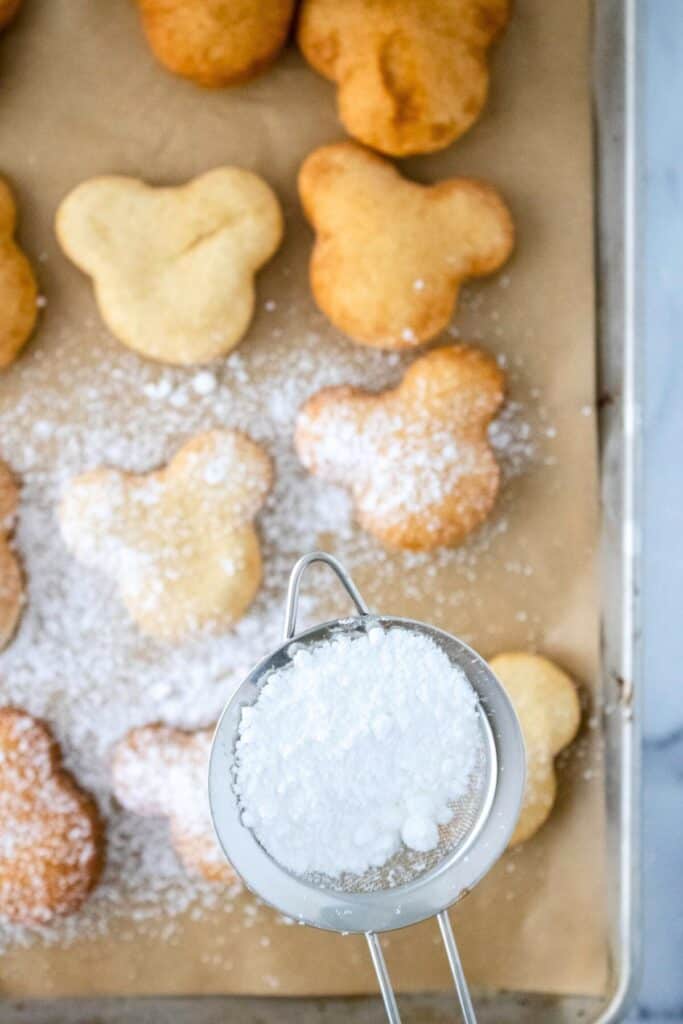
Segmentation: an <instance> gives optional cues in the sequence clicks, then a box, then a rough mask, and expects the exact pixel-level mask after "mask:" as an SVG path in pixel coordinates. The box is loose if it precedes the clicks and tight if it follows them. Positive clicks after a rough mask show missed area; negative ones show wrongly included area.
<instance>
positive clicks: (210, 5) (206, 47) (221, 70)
mask: <svg viewBox="0 0 683 1024" xmlns="http://www.w3.org/2000/svg"><path fill="white" fill-rule="evenodd" d="M138 4H139V7H140V16H141V18H142V26H143V28H144V30H145V35H146V36H147V40H148V42H149V45H150V46H151V48H152V51H153V52H154V54H155V56H156V57H157V59H158V60H159V61H160V62H161V63H162V64H163V65H164V67H166V68H167V69H168V70H169V71H172V72H174V74H176V75H182V77H183V78H189V79H191V80H192V81H193V82H196V83H197V84H198V85H203V86H207V87H210V88H215V87H217V86H222V85H236V84H237V83H239V82H243V81H245V80H246V79H248V78H253V76H254V75H257V74H259V73H260V72H261V71H263V70H264V69H265V68H266V67H268V65H269V64H272V62H273V61H274V60H275V58H276V57H277V55H278V53H279V52H280V50H281V49H282V47H283V46H284V44H285V41H286V39H287V35H288V33H289V26H290V24H291V21H292V17H293V15H294V0H138Z"/></svg>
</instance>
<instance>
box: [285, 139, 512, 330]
mask: <svg viewBox="0 0 683 1024" xmlns="http://www.w3.org/2000/svg"><path fill="white" fill-rule="evenodd" d="M299 193H300V196H301V201H302V203H303V207H304V212H305V214H306V216H307V218H308V220H309V221H310V223H311V225H312V227H313V229H314V231H315V233H316V238H315V243H314V246H313V252H312V255H311V262H310V281H311V289H312V291H313V297H314V298H315V301H316V302H317V304H318V306H319V307H320V309H321V310H322V311H323V313H325V314H326V316H328V317H329V318H330V320H331V321H332V323H333V324H334V325H335V327H338V328H339V330H340V331H343V332H344V334H346V335H348V336H349V337H350V338H352V339H353V340H354V341H356V342H358V343H360V344H363V345H372V346H375V347H377V348H386V349H405V348H414V347H415V346H416V345H420V344H422V343H424V342H426V341H429V340H430V339H431V338H433V337H435V335H437V334H438V333H439V331H442V330H443V329H444V328H445V327H447V326H448V323H449V321H450V319H451V316H452V314H453V311H454V309H455V306H456V301H457V298H458V291H459V289H460V285H461V283H462V282H463V281H464V280H466V279H467V278H470V277H479V276H481V275H485V274H491V273H493V271H495V270H498V268H499V267H501V266H502V265H503V263H504V262H505V260H506V259H507V258H508V256H509V255H510V253H511V251H512V246H513V241H514V228H513V224H512V219H511V217H510V213H509V212H508V209H507V207H506V205H505V203H504V202H503V200H502V199H501V197H500V196H499V195H498V193H497V192H496V191H495V189H493V188H491V186H490V185H485V184H483V183H482V182H478V181H473V180H471V179H469V178H449V179H447V180H445V181H441V182H439V183H438V184H435V185H418V184H416V183H415V182H413V181H408V179H407V178H404V177H402V176H401V174H400V173H399V172H398V170H397V169H396V168H395V167H394V166H393V164H391V163H390V162H389V161H388V160H384V159H382V157H379V156H377V155H376V154H374V153H371V152H370V151H369V150H367V149H363V148H362V147H361V146H357V145H355V144H354V143H352V142H341V143H336V144H334V145H331V146H323V147H322V148H320V149H316V150H315V151H314V152H313V153H311V155H310V156H309V157H308V158H307V159H306V161H305V162H304V164H303V166H302V168H301V170H300V172H299Z"/></svg>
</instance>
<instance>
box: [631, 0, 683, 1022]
mask: <svg viewBox="0 0 683 1024" xmlns="http://www.w3.org/2000/svg"><path fill="white" fill-rule="evenodd" d="M639 18H640V24H639V31H640V33H641V43H642V45H641V48H640V54H641V59H642V61H643V66H642V69H641V76H640V82H641V90H642V96H641V100H642V103H641V120H640V126H641V129H640V130H641V150H640V173H639V182H638V185H639V211H640V219H641V230H642V236H643V241H644V252H643V255H642V264H641V265H642V284H643V291H642V299H641V301H642V303H643V309H642V323H643V338H642V343H643V351H644V360H643V362H644V370H645V408H644V434H645V448H644V473H645V478H644V506H645V507H644V537H643V543H644V579H643V595H642V600H643V625H644V657H645V665H644V684H645V688H646V691H645V695H644V762H643V776H644V799H643V822H644V825H643V832H644V835H643V838H644V850H643V873H644V923H643V945H644V963H643V980H642V987H641V992H640V996H639V1000H638V1009H637V1010H636V1011H635V1013H634V1014H633V1017H632V1019H633V1020H647V1021H652V1022H656V1024H663V1022H665V1021H666V1022H673V1021H683V878H682V875H683V699H682V697H681V691H682V687H683V682H682V680H681V678H680V674H681V665H683V628H682V625H681V621H680V615H681V604H680V603H679V602H680V600H681V569H682V568H683V529H682V526H683V522H682V520H681V505H682V503H683V490H682V487H683V485H682V482H681V470H680V458H681V457H680V449H681V445H682V444H683V344H682V341H681V333H682V332H683V116H682V114H681V109H682V106H683V2H681V0H640V7H639Z"/></svg>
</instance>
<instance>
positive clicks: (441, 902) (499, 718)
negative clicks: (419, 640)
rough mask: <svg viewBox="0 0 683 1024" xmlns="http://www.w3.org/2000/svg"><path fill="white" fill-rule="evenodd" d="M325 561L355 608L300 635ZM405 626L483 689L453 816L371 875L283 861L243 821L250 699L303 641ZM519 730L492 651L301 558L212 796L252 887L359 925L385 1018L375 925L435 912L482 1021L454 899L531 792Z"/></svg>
mask: <svg viewBox="0 0 683 1024" xmlns="http://www.w3.org/2000/svg"><path fill="white" fill-rule="evenodd" d="M314 562H323V563H325V564H326V565H328V566H329V567H330V568H331V569H332V570H333V571H334V572H335V574H336V575H337V577H338V579H339V581H340V582H341V584H342V586H343V587H344V589H345V590H346V591H347V593H348V595H349V596H350V597H351V599H352V601H353V602H354V604H355V605H356V608H357V609H358V612H359V615H358V616H356V617H353V618H348V619H337V620H335V621H333V622H327V623H323V624H321V625H318V626H315V627H313V628H312V629H308V630H306V631H304V632H302V633H298V634H296V633H295V631H296V618H297V610H298V603H299V590H300V586H301V580H302V577H303V575H304V573H305V571H306V569H307V568H308V567H309V566H310V565H311V564H312V563H314ZM376 625H380V626H382V627H383V628H385V629H390V628H394V627H400V628H402V629H407V630H410V631H412V632H415V633H420V634H422V635H424V636H427V637H429V639H430V640H432V641H433V642H434V643H435V644H437V645H438V646H439V647H440V648H441V649H442V650H443V651H444V653H445V654H446V655H447V656H448V658H449V659H450V661H451V662H452V663H453V664H454V665H456V666H458V667H459V668H460V669H462V671H463V672H464V673H465V675H466V677H467V679H468V681H469V683H470V685H471V686H472V688H473V689H474V691H475V693H476V694H477V697H478V699H479V726H480V729H481V744H480V747H479V753H478V760H477V764H476V766H475V769H474V770H473V771H472V772H471V775H470V778H469V782H468V787H467V790H466V792H465V793H464V794H463V796H462V797H460V798H459V800H457V801H456V802H455V803H453V804H451V808H452V810H453V811H454V815H453V819H452V820H451V822H450V823H449V824H448V825H446V826H442V827H441V828H440V830H439V836H440V841H439V845H438V846H437V847H436V849H434V850H432V851H430V852H429V853H428V854H418V853H416V852H414V851H411V850H408V849H407V848H403V847H402V848H401V849H400V850H399V851H398V853H396V854H395V855H394V857H392V858H391V860H390V861H388V862H387V863H386V864H384V865H383V866H382V867H381V868H373V869H369V870H368V871H366V872H365V873H364V874H363V875H360V876H359V875H351V874H347V875H342V876H341V877H340V878H328V877H326V876H323V875H306V876H298V875H295V874H293V873H292V872H291V871H289V870H288V869H287V868H285V867H283V866H282V865H281V864H279V863H278V862H277V861H275V860H274V859H273V858H272V857H271V856H270V854H269V853H268V852H267V851H266V850H265V849H264V847H263V846H262V845H261V844H260V843H259V841H258V839H257V838H256V836H255V835H254V833H253V832H252V831H251V830H250V829H249V828H247V827H246V826H245V825H243V824H242V821H241V808H240V806H239V800H238V797H237V793H236V790H235V787H234V784H233V782H234V772H235V744H236V741H237V737H238V733H239V727H240V717H241V713H242V708H243V707H244V706H245V705H249V704H253V703H254V702H255V701H256V700H257V698H258V695H259V692H260V689H261V687H262V686H263V684H264V683H265V682H266V681H267V678H268V676H269V675H270V673H271V672H273V671H274V670H276V669H278V668H281V667H283V666H284V665H286V664H287V663H288V662H289V660H290V658H291V657H292V655H293V653H294V652H295V651H296V650H299V649H300V648H301V647H302V646H305V647H311V646H315V645H319V644H324V643H325V642H326V641H329V640H330V639H332V638H334V637H335V636H339V635H340V634H342V633H343V634H345V635H346V636H353V635H354V634H359V633H363V632H365V631H366V630H367V629H369V628H370V627H371V626H376ZM524 777H525V756H524V744H523V740H522V734H521V730H520V726H519V722H518V721H517V717H516V715H515V712H514V710H513V708H512V705H511V704H510V701H509V699H508V697H507V695H506V693H505V691H504V689H503V687H502V686H501V684H500V683H499V682H498V680H497V679H496V677H495V676H494V674H493V673H492V671H491V669H490V668H489V667H488V665H487V664H486V662H485V661H484V660H483V659H482V658H481V657H480V656H479V655H478V654H476V653H475V652H474V651H473V650H472V649H471V648H470V647H468V646H467V645H466V644H464V643H463V642H462V641H461V640H458V639H457V638H456V637H453V636H450V635H449V634H448V633H444V632H443V631H442V630H439V629H436V628H435V627H433V626H428V625H425V624H424V623H421V622H415V621H413V620H410V619H401V618H395V617H389V616H376V615H371V614H370V612H369V610H368V608H367V606H366V604H365V602H364V601H363V599H362V597H361V595H360V594H359V592H358V590H357V588H356V587H355V585H354V583H353V581H352V580H351V579H350V577H349V576H348V575H347V573H346V572H345V570H344V569H343V568H342V566H341V565H340V564H339V562H337V560H336V559H334V558H333V557H332V556H331V555H328V554H325V553H324V552H314V553H312V554H309V555H306V556H304V558H302V559H300V561H299V562H298V563H297V564H296V565H295V567H294V569H293V570H292V575H291V578H290V582H289V592H288V595H287V607H286V612H285V628H284V642H283V644H282V645H281V646H280V647H278V648H277V650H275V651H273V652H272V653H271V654H269V655H268V656H267V657H265V658H264V659H263V660H262V661H260V662H259V663H258V664H257V665H256V666H255V667H254V668H253V669H252V671H251V672H250V674H249V675H248V676H247V678H246V679H245V681H244V682H243V683H242V684H241V686H240V687H239V688H238V689H237V691H236V692H235V694H234V695H233V697H232V699H231V700H230V702H229V703H228V705H227V706H226V708H225V710H224V711H223V714H222V715H221V718H220V720H219V722H218V725H217V727H216V733H215V736H214V740H213V745H212V748H211V756H210V760H209V802H210V806H211V815H212V819H213V824H214V828H215V830H216V835H217V837H218V840H219V843H220V845H221V847H222V849H223V852H224V853H225V856H226V857H227V858H228V860H229V861H230V863H231V864H232V866H233V867H234V868H235V870H236V871H237V872H238V874H239V875H240V876H241V877H242V879H243V880H244V882H245V884H246V885H247V887H248V888H249V889H250V890H251V891H252V892H254V893H255V894H256V895H257V896H259V897H260V898H261V899H262V900H264V902H266V903H268V904H270V905H271V906H273V907H275V908H276V909H277V910H279V911H280V912H281V913H283V914H285V915H286V916H288V917H291V918H293V919H295V920H297V921H299V922H301V923H305V924H309V925H313V926H314V927H317V928H324V929H327V930H330V931H336V932H355V933H363V934H364V935H365V936H366V938H367V941H368V945H369V948H370V954H371V957H372V961H373V965H374V967H375V971H376V973H377V978H378V981H379V985H380V989H381V992H382V997H383V999H384V1005H385V1008H386V1011H387V1017H388V1019H389V1021H390V1022H392V1024H400V1016H399V1012H398V1007H397V1004H396V999H395V996H394V992H393V989H392V986H391V982H390V980H389V976H388V972H387V969H386V965H385V963H384V958H383V955H382V950H381V947H380V944H379V939H378V934H379V933H381V932H385V931H392V930H394V929H396V928H403V927H406V926H408V925H411V924H416V923H417V922H419V921H423V920H425V919H426V918H428V917H436V918H437V921H438V924H439V928H440V930H441V935H442V938H443V942H444V946H445V949H446V955H447V957H448V962H449V965H450V968H451V973H452V975H453V981H454V983H455V987H456V991H457V993H458V997H459V1000H460V1006H461V1009H462V1014H463V1018H464V1020H465V1021H466V1022H467V1024H473V1022H475V1020H476V1019H475V1015H474V1009H473V1007H472V1001H471V999H470V995H469V991H468V988H467V983H466V981H465V977H464V974H463V970H462V965H461V963H460V958H459V955H458V951H457V946H456V944H455V939H454V936H453V932H452V930H451V925H450V920H449V918H448V914H447V912H446V910H447V908H448V907H449V906H451V905H452V904H453V903H455V902H456V901H457V900H458V899H460V898H461V897H462V896H464V895H465V893H466V892H468V891H469V890H470V889H471V888H472V887H473V886H474V885H475V884H476V883H477V882H478V881H479V880H480V879H481V878H482V877H483V876H484V875H485V874H486V873H487V871H489V869H490V868H491V867H492V866H493V864H494V863H495V862H496V861H497V860H498V858H499V857H500V855H501V854H502V853H503V851H504V849H505V847H506V846H507V843H508V840H509V838H510V836H511V834H512V831H513V829H514V827H515V824H516V822H517V817H518V815H519V810H520V807H521V802H522V795H523V791H524Z"/></svg>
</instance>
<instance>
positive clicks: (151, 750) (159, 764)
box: [112, 724, 236, 885]
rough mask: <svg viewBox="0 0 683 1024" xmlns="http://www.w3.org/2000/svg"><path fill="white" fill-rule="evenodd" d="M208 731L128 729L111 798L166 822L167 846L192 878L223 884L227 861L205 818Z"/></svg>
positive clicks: (228, 874)
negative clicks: (168, 832) (172, 849)
mask: <svg viewBox="0 0 683 1024" xmlns="http://www.w3.org/2000/svg"><path fill="white" fill-rule="evenodd" d="M212 737H213V729H199V730H197V731H196V732H185V731H183V730H182V729H173V728H171V727H170V726H167V725H161V724H155V725H146V726H142V727H141V728H139V729H132V730H131V732H129V733H127V734H126V735H125V736H124V737H123V739H121V740H119V742H118V743H117V744H116V747H115V748H114V754H113V758H112V781H113V786H114V794H115V795H116V797H117V799H118V800H119V801H120V802H121V803H122V804H123V806H124V807H125V808H126V809H127V810H129V811H132V812H133V813H134V814H140V815H142V816H144V817H163V818H168V821H169V828H170V833H171V843H172V845H173V848H174V850H175V852H176V853H177V855H178V858H179V859H180V861H181V862H182V864H183V866H184V867H185V869H186V870H187V872H188V873H189V874H191V875H201V876H202V877H203V878H206V879H207V880H208V881H210V882H222V883H224V884H226V885H228V884H230V883H231V882H234V881H235V879H236V875H235V872H234V871H233V870H232V868H231V867H230V865H229V864H228V863H227V861H226V860H225V858H224V857H223V854H222V853H221V850H220V847H219V845H218V841H217V839H216V836H215V835H214V831H213V826H212V824H211V817H210V814H209V799H208V783H207V778H208V771H209V752H210V750H211V739H212Z"/></svg>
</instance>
